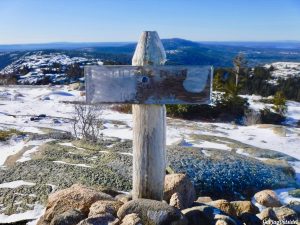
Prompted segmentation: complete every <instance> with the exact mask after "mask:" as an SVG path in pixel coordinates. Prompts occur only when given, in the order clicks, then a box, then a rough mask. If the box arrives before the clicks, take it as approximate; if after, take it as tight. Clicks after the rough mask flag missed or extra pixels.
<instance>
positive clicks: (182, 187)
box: [164, 174, 196, 208]
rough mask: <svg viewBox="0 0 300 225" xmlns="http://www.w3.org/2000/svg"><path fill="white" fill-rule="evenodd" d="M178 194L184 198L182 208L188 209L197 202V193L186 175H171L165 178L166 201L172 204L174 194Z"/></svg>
mask: <svg viewBox="0 0 300 225" xmlns="http://www.w3.org/2000/svg"><path fill="white" fill-rule="evenodd" d="M175 193H178V194H180V195H181V197H182V207H183V208H188V207H190V206H191V205H192V204H193V202H194V201H195V200H196V192H195V188H194V185H193V183H192V182H191V181H190V179H189V177H188V176H187V175H185V174H169V175H166V177H165V187H164V200H165V201H167V202H170V199H171V197H172V195H173V194H175Z"/></svg>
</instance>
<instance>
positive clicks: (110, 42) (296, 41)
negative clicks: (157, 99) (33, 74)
mask: <svg viewBox="0 0 300 225" xmlns="http://www.w3.org/2000/svg"><path fill="white" fill-rule="evenodd" d="M171 39H181V40H186V41H191V42H195V43H201V42H203V43H288V42H290V43H300V40H255V41H253V40H248V41H246V40H224V41H221V40H218V41H216V40H213V41H207V40H201V41H199V40H198V41H195V40H190V39H185V38H178V37H174V38H161V40H171ZM130 43H137V41H49V42H24V43H3V44H2V43H0V46H12V45H47V44H130Z"/></svg>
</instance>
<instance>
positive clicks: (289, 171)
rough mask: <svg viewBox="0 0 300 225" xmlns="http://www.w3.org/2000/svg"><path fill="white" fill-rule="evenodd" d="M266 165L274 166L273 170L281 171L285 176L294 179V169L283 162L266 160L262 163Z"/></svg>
mask: <svg viewBox="0 0 300 225" xmlns="http://www.w3.org/2000/svg"><path fill="white" fill-rule="evenodd" d="M263 162H264V163H266V164H269V165H271V166H274V167H275V168H277V169H279V170H282V171H283V172H284V173H285V174H287V175H289V176H292V177H295V175H296V172H295V169H294V168H293V167H292V166H291V165H290V164H289V163H288V162H287V161H285V160H279V159H267V160H264V161H263Z"/></svg>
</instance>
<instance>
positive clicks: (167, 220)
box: [117, 199, 186, 225]
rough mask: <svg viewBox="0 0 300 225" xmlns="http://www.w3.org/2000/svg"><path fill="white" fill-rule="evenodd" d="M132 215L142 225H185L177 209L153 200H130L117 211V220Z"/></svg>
mask: <svg viewBox="0 0 300 225" xmlns="http://www.w3.org/2000/svg"><path fill="white" fill-rule="evenodd" d="M132 213H135V214H137V215H138V216H139V217H140V218H141V220H142V222H143V225H153V224H157V225H159V224H161V225H163V224H170V225H172V224H173V225H175V224H176V225H179V224H182V225H184V224H186V223H185V220H184V218H183V217H182V214H181V212H180V211H179V210H178V209H176V208H174V207H172V206H170V205H168V204H167V203H163V202H159V201H155V200H150V199H137V200H131V201H129V202H127V203H125V204H124V205H123V206H122V207H121V208H120V209H119V211H118V214H117V215H118V217H119V219H121V220H123V218H124V217H125V216H126V215H128V214H132Z"/></svg>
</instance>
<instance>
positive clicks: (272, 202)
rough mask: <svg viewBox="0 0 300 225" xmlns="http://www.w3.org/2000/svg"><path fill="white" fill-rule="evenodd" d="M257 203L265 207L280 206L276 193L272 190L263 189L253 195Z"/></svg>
mask: <svg viewBox="0 0 300 225" xmlns="http://www.w3.org/2000/svg"><path fill="white" fill-rule="evenodd" d="M254 199H255V200H256V202H257V203H259V204H261V205H263V206H266V207H280V206H281V203H280V201H279V199H278V196H277V195H276V193H275V192H274V191H272V190H263V191H260V192H257V193H256V194H255V195H254Z"/></svg>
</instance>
